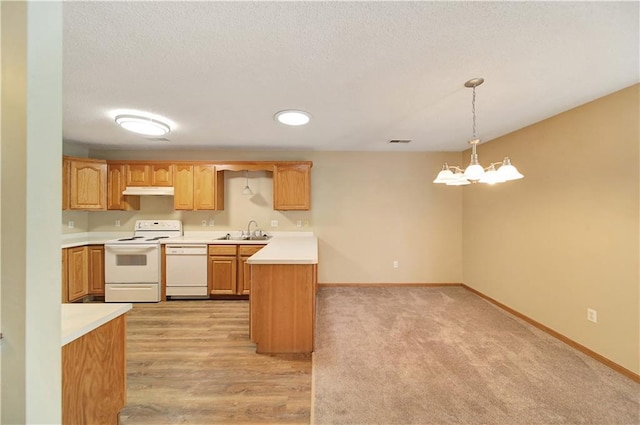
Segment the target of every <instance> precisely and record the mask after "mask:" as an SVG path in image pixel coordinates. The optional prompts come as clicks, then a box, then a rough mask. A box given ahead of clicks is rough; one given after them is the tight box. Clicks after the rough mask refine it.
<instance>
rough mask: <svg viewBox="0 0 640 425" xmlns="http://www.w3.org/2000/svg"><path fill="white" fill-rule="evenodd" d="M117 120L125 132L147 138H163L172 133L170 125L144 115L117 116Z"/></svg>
mask: <svg viewBox="0 0 640 425" xmlns="http://www.w3.org/2000/svg"><path fill="white" fill-rule="evenodd" d="M115 120H116V123H118V125H119V126H120V127H122V128H124V129H125V130H129V131H132V132H134V133H138V134H144V135H145V136H162V135H165V134H167V133H169V132H170V131H171V127H169V124H166V123H164V122H162V121H160V120H158V119H155V118H151V117H145V116H143V115H132V114H123V115H117V116H116V118H115Z"/></svg>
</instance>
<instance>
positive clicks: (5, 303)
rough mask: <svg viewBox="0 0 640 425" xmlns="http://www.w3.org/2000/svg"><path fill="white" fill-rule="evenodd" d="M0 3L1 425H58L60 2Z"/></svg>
mask: <svg viewBox="0 0 640 425" xmlns="http://www.w3.org/2000/svg"><path fill="white" fill-rule="evenodd" d="M0 7H1V8H2V12H1V19H2V24H1V31H2V49H1V54H2V61H1V66H2V73H1V78H2V91H1V94H2V99H1V102H2V107H1V108H0V110H1V112H2V119H1V122H2V126H1V131H2V133H1V135H0V151H1V154H0V160H1V161H2V167H1V170H0V173H1V176H2V177H1V178H0V184H1V185H2V186H1V189H0V199H1V202H0V208H2V212H1V214H0V219H1V220H2V221H1V226H0V228H1V229H2V231H1V232H0V239H1V240H0V245H1V247H2V248H1V252H0V253H1V255H2V261H1V263H2V270H1V271H0V272H1V273H2V274H1V282H2V284H1V288H0V290H1V291H2V296H1V299H0V301H1V303H2V305H1V307H2V308H1V315H2V325H3V329H2V331H3V335H4V339H3V340H2V347H1V350H2V357H1V361H2V367H1V370H2V377H1V379H0V387H1V388H2V391H1V397H2V413H1V416H0V418H1V419H0V420H1V421H2V423H6V424H18V423H29V424H31V423H48V424H52V423H60V420H61V392H62V385H61V355H60V354H61V347H60V332H61V329H60V284H61V280H60V271H61V270H60V230H59V228H57V226H55V223H59V222H60V215H61V213H60V193H61V180H62V179H61V172H62V169H61V165H60V161H52V158H60V157H61V155H62V143H60V140H61V139H62V4H61V3H59V2H50V3H45V2H2V4H1V5H0Z"/></svg>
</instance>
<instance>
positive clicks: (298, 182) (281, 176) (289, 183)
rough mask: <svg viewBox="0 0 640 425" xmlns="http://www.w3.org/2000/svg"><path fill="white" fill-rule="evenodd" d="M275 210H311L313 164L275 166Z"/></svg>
mask: <svg viewBox="0 0 640 425" xmlns="http://www.w3.org/2000/svg"><path fill="white" fill-rule="evenodd" d="M273 209H274V210H309V209H311V163H309V164H295V165H289V164H283V165H280V164H276V165H274V166H273Z"/></svg>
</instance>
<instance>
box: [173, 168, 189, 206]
mask: <svg viewBox="0 0 640 425" xmlns="http://www.w3.org/2000/svg"><path fill="white" fill-rule="evenodd" d="M173 190H174V194H173V208H174V209H176V210H192V209H193V165H191V164H176V165H175V166H174V167H173Z"/></svg>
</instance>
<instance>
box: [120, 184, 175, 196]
mask: <svg viewBox="0 0 640 425" xmlns="http://www.w3.org/2000/svg"><path fill="white" fill-rule="evenodd" d="M122 194H123V195H156V196H173V187H172V186H127V187H126V188H125V189H124V190H123V191H122Z"/></svg>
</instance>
